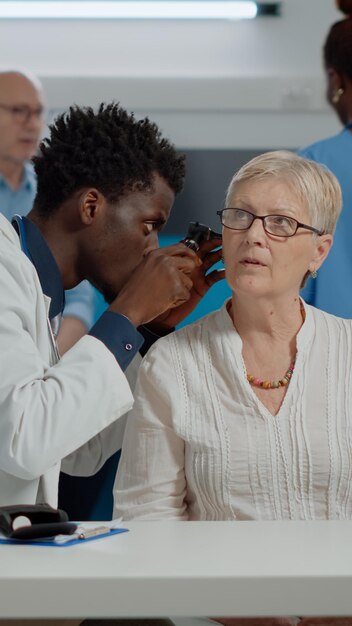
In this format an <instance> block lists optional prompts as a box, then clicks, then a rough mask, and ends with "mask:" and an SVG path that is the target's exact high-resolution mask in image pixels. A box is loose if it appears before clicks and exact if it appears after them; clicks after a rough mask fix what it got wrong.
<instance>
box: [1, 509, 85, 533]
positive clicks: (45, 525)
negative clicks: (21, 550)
mask: <svg viewBox="0 0 352 626" xmlns="http://www.w3.org/2000/svg"><path fill="white" fill-rule="evenodd" d="M76 529H77V524H75V523H74V522H69V521H68V515H67V513H66V512H65V511H63V510H62V509H54V508H52V507H51V506H49V504H16V505H11V506H0V532H1V533H2V534H3V535H4V536H5V537H6V538H8V539H37V538H38V537H53V536H55V535H59V534H60V535H71V534H72V533H74V532H75V530H76Z"/></svg>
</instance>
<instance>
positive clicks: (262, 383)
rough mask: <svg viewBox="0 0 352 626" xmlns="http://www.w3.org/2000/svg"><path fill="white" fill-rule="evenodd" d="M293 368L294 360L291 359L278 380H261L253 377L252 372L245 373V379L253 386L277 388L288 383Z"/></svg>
mask: <svg viewBox="0 0 352 626" xmlns="http://www.w3.org/2000/svg"><path fill="white" fill-rule="evenodd" d="M294 369H295V361H292V363H291V365H290V367H289V368H288V370H287V371H286V372H285V374H284V375H283V377H282V378H280V380H261V379H260V378H255V377H254V376H253V374H247V380H248V382H249V383H250V384H251V385H253V386H254V387H261V388H262V389H278V388H279V387H285V386H286V385H288V383H289V382H290V380H291V377H292V374H293V370H294Z"/></svg>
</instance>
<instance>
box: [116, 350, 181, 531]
mask: <svg viewBox="0 0 352 626" xmlns="http://www.w3.org/2000/svg"><path fill="white" fill-rule="evenodd" d="M179 393H180V392H179V390H178V385H177V381H176V376H175V372H174V371H173V366H172V362H171V358H170V352H169V350H168V339H167V338H166V339H165V340H164V339H162V340H159V341H158V342H157V344H156V345H155V346H154V347H153V348H151V350H150V351H149V352H148V355H147V357H146V358H145V359H144V361H143V363H142V365H141V367H140V370H139V375H138V380H137V385H136V390H135V404H134V407H133V410H132V411H131V412H130V413H129V416H128V418H127V426H126V431H125V436H124V440H123V446H122V454H121V459H120V463H119V468H118V473H117V477H116V481H115V486H114V517H122V518H123V519H124V520H132V519H143V520H157V519H159V520H161V519H165V520H166V519H168V520H187V519H188V515H187V505H186V501H185V496H186V479H185V469H184V460H185V447H184V440H183V439H182V438H181V437H180V436H179V435H178V434H177V432H176V431H175V428H174V424H175V423H177V411H178V410H179V408H178V407H179V405H180V403H179V402H177V397H178V398H179V397H180V396H179Z"/></svg>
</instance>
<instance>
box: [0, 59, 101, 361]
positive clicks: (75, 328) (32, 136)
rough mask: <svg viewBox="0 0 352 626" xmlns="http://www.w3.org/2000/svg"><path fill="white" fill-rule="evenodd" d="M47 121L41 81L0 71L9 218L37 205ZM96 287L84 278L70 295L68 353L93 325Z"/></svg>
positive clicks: (3, 206) (2, 189)
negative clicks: (38, 156)
mask: <svg viewBox="0 0 352 626" xmlns="http://www.w3.org/2000/svg"><path fill="white" fill-rule="evenodd" d="M44 124H45V98H44V94H43V88H42V85H41V84H40V81H39V80H38V79H37V78H36V77H35V76H33V75H31V74H27V73H22V72H20V71H5V72H0V212H1V213H3V215H5V217H7V219H8V220H10V221H11V219H12V218H13V216H14V215H16V214H17V215H26V214H27V213H28V212H29V211H30V210H31V208H32V206H33V201H34V198H35V195H36V191H37V181H36V176H35V173H34V170H33V166H32V163H31V158H32V157H33V156H34V154H35V153H36V151H37V148H38V144H39V140H40V137H41V134H42V132H43V129H44ZM93 314H94V290H93V288H92V287H91V285H90V284H89V283H88V282H87V281H84V282H82V283H81V284H80V285H79V286H78V287H76V288H75V289H74V290H72V291H70V292H68V293H66V307H65V312H64V318H63V320H62V322H61V327H60V333H59V335H58V345H59V349H60V352H61V353H64V352H66V350H67V349H68V348H70V347H71V346H72V345H73V344H74V343H75V342H76V341H77V340H78V339H80V337H82V336H83V335H84V334H85V333H86V332H87V330H89V328H90V327H91V326H92V324H93V321H94V318H93Z"/></svg>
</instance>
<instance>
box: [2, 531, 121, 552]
mask: <svg viewBox="0 0 352 626" xmlns="http://www.w3.org/2000/svg"><path fill="white" fill-rule="evenodd" d="M77 531H78V532H79V527H78V529H77ZM127 532H128V528H111V529H110V530H109V531H108V532H104V533H99V534H96V535H90V534H89V531H87V536H84V533H82V536H81V537H79V536H77V532H76V533H74V534H73V535H65V536H64V537H65V539H64V540H61V541H59V540H58V539H57V537H46V538H45V539H43V538H42V539H40V538H38V539H6V537H1V538H0V545H1V544H5V545H9V544H10V545H15V546H45V547H46V548H66V547H69V546H74V545H78V544H79V545H83V544H85V543H88V541H95V540H96V539H104V537H111V536H112V535H119V534H120V533H127ZM60 537H63V535H60Z"/></svg>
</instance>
